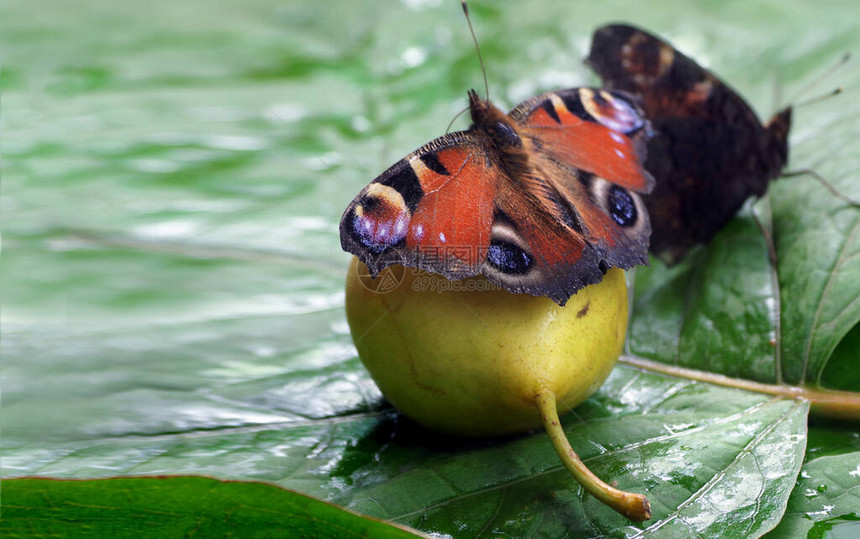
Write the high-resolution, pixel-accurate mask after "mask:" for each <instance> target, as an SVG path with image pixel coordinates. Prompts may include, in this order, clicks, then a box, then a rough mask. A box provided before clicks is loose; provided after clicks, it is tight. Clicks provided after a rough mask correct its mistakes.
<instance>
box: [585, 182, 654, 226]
mask: <svg viewBox="0 0 860 539" xmlns="http://www.w3.org/2000/svg"><path fill="white" fill-rule="evenodd" d="M579 181H580V182H581V183H582V184H583V185H585V187H586V189H587V190H588V195H589V197H591V200H593V201H594V203H595V204H597V205H598V206H600V207H601V208H602V209H603V210H604V211H605V212H606V213H607V215H609V217H610V218H611V219H612V220H613V221H615V222H616V223H617V224H618V225H619V226H622V227H624V228H637V229H638V228H641V227H642V226H645V223H644V221H645V220H643V219H642V218H641V214H642V212H643V211H644V210H643V205H642V200H641V199H640V198H639V197H638V196H637V195H636V194H634V193H632V192H630V191H628V190H627V189H624V188H623V187H621V186H619V185H616V184H614V183H612V182H609V181H607V180H605V179H603V178H600V177H598V176H594V175H593V174H583V175H581V176H580V179H579Z"/></svg>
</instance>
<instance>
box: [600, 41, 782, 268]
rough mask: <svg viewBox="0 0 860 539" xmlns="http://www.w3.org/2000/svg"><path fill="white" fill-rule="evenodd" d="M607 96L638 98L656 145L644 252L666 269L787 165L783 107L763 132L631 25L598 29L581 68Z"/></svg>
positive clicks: (705, 79)
mask: <svg viewBox="0 0 860 539" xmlns="http://www.w3.org/2000/svg"><path fill="white" fill-rule="evenodd" d="M586 63H588V64H589V65H590V66H591V67H592V68H593V69H594V70H595V71H596V73H597V74H598V75H599V76H600V77H601V79H602V80H603V81H604V84H605V85H606V87H607V88H610V89H614V90H621V91H625V92H629V93H631V94H633V95H636V96H638V97H639V98H640V99H641V106H642V109H643V110H644V112H645V115H646V116H647V117H648V118H649V119H650V120H651V122H652V124H653V126H654V131H655V136H654V138H652V139H651V140H650V142H649V144H648V149H647V154H648V157H647V161H646V164H645V168H646V169H648V171H649V172H651V173H652V174H653V175H654V177H655V178H656V179H657V186H656V187H655V189H654V191H653V192H652V193H651V195H650V196H649V197H648V198H647V200H646V206H647V207H648V212H649V215H650V217H651V226H652V230H653V232H652V236H651V250H652V252H654V253H655V254H657V255H658V256H660V257H661V258H662V259H664V260H665V261H667V262H668V263H675V262H677V261H679V260H680V259H681V258H682V257H683V255H684V254H685V253H686V252H687V251H688V250H689V249H690V248H691V247H693V246H694V245H695V244H697V243H706V242H708V241H709V240H710V239H711V238H712V237H713V236H714V234H716V233H717V232H718V231H719V230H720V229H721V228H723V226H725V225H726V224H727V223H728V222H729V221H730V220H731V219H732V217H734V215H735V214H736V213H737V211H738V210H739V209H740V207H741V206H742V205H743V203H744V202H745V201H746V200H747V199H748V198H750V197H751V196H755V197H761V196H762V195H764V193H765V192H766V191H767V187H768V184H769V183H770V181H771V180H773V179H775V178H777V177H778V176H779V175H780V173H781V172H782V169H783V167H784V166H785V164H786V162H787V160H788V132H789V129H790V127H791V108H786V109H784V110H782V111H780V112H779V113H777V114H776V115H775V116H774V117H773V118H772V119H771V120H770V121H769V122H768V123H767V124H764V125H763V124H762V123H761V121H760V120H759V119H758V117H757V116H756V114H755V112H754V111H753V110H752V108H751V107H750V106H749V105H748V104H747V103H746V101H744V100H743V98H741V97H740V96H739V95H738V94H737V92H735V91H734V90H733V89H732V88H730V87H729V86H728V85H726V84H725V83H724V82H722V81H720V80H719V79H718V78H716V77H715V76H714V75H713V74H712V73H710V72H708V71H707V70H705V69H704V68H702V67H700V66H699V65H698V64H696V62H694V61H693V60H692V59H690V58H688V57H687V56H684V55H683V54H682V53H680V52H679V51H677V50H676V49H674V48H673V47H672V46H671V45H670V44H668V43H666V42H664V41H662V40H661V39H659V38H657V37H655V36H653V35H651V34H649V33H647V32H645V31H644V30H641V29H638V28H635V27H633V26H628V25H622V24H615V25H608V26H605V27H602V28H599V29H597V30H596V31H595V33H594V37H593V40H592V47H591V52H590V54H589V56H588V59H587V60H586Z"/></svg>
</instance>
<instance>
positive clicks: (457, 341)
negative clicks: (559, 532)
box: [346, 258, 650, 520]
mask: <svg viewBox="0 0 860 539" xmlns="http://www.w3.org/2000/svg"><path fill="white" fill-rule="evenodd" d="M346 316H347V321H348V322H349V327H350V331H351V333H352V338H353V341H354V342H355V346H356V348H357V349H358V354H359V356H360V357H361V361H362V363H363V364H364V366H365V367H366V368H367V370H368V371H369V372H370V375H371V377H372V378H373V380H374V381H375V382H376V384H377V385H378V386H379V389H380V391H382V394H383V395H385V397H386V398H387V399H388V400H389V401H390V402H391V403H392V404H393V405H394V406H395V407H396V408H397V409H398V410H399V411H400V412H402V413H403V414H405V415H406V416H408V417H410V418H411V419H413V420H414V421H416V422H418V423H420V424H422V425H424V426H426V427H428V428H430V429H433V430H437V431H442V432H447V433H451V434H456V435H461V436H495V435H501V434H511V433H518V432H526V431H530V430H533V429H535V428H539V427H541V426H543V427H544V428H546V429H547V432H548V433H549V435H550V438H551V439H552V442H553V445H554V446H555V449H556V451H557V452H558V454H559V457H560V458H561V459H562V461H563V462H564V464H565V466H566V467H567V468H568V469H569V470H570V471H571V473H572V474H573V475H574V476H575V477H576V478H577V479H578V480H579V481H580V483H582V484H583V486H584V487H585V488H586V489H587V490H589V492H591V493H592V494H594V495H595V496H597V497H598V498H599V499H601V500H602V501H604V503H607V504H609V505H610V506H612V507H613V508H615V509H616V510H618V511H620V512H622V513H623V514H625V515H626V516H628V517H629V518H631V519H634V520H645V519H647V518H649V517H650V508H649V506H648V502H647V500H646V499H645V497H644V496H642V495H640V494H632V493H627V492H623V491H620V490H617V489H615V488H613V487H610V486H609V485H606V484H605V483H603V482H602V481H601V480H600V479H598V478H597V477H596V476H595V475H594V474H592V473H591V471H590V470H588V469H587V468H586V467H585V465H584V464H583V463H582V462H581V461H580V460H579V458H578V457H577V456H576V453H574V451H573V449H572V448H571V447H570V444H569V442H568V440H567V438H566V437H565V435H564V432H563V431H562V428H561V425H560V422H559V419H558V413H559V411H561V412H562V413H564V412H567V411H569V410H570V409H571V408H573V407H574V406H576V405H577V404H579V403H581V402H582V401H583V400H585V399H586V398H588V397H589V396H590V395H591V394H592V393H594V391H596V390H597V388H599V387H600V385H601V384H602V383H603V382H604V380H605V379H606V377H607V376H609V373H610V371H611V370H612V368H613V367H614V366H615V362H616V360H617V359H618V356H619V355H620V354H621V350H622V346H623V344H624V336H625V333H626V330H627V284H626V282H625V279H624V272H623V271H621V270H620V269H615V268H613V269H610V270H609V271H608V272H607V273H606V275H605V276H604V278H603V280H602V281H601V282H600V283H597V284H594V285H591V286H588V287H585V288H583V289H582V290H580V291H579V292H578V293H576V294H575V295H573V296H572V297H571V298H570V300H568V302H567V304H566V305H565V306H564V307H561V306H559V305H558V304H556V303H555V302H553V301H552V300H550V299H548V298H545V297H534V296H529V295H526V294H512V293H510V292H508V291H506V290H504V289H502V288H500V287H498V286H496V285H494V284H493V283H492V282H490V281H489V280H487V279H485V278H484V277H472V278H469V279H464V280H461V281H449V280H448V279H446V278H445V277H443V276H441V275H437V274H434V273H428V272H425V271H421V270H417V269H414V268H404V267H402V266H392V267H389V268H386V269H385V270H383V271H382V272H380V274H379V275H378V276H376V277H375V278H374V277H371V276H370V275H369V271H368V270H367V267H366V266H365V265H364V264H362V263H361V262H359V261H358V259H356V258H353V260H352V263H351V265H350V267H349V272H348V275H347V283H346Z"/></svg>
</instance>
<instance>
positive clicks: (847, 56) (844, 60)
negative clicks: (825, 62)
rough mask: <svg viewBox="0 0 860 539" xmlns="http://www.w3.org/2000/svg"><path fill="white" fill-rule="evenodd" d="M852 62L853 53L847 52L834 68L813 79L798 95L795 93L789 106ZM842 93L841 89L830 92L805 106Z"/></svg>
mask: <svg viewBox="0 0 860 539" xmlns="http://www.w3.org/2000/svg"><path fill="white" fill-rule="evenodd" d="M850 60H851V53H850V52H846V53H845V54H843V55H842V58H840V59H839V60H838V61H837V62H836V63H835V64H833V65H832V66H830V68H829V69H828V70H827V71H825V72H824V73H822V74H821V75H819V76H817V77H815V78H814V79H812V80H811V81H809V82H808V83H807V84H806V86H804V87H803V88H801V89H800V90H799V91H798V92H796V93H795V95H794V98H793V99H792V100H790V101H789V102H788V103H789V104H791V103H792V102H795V101H797V100H798V99H800V98H801V97H802V96H803V94H805V93H806V92H808V91H810V90H812V89H813V88H815V87H816V86H818V85H819V84H820V83H821V82H822V81H824V80H826V79H828V78H829V77H831V76H832V75H833V74H834V73H836V72H837V71H839V70H840V69H842V68H843V67H844V66H845V64H847V63H848V62H849V61H850ZM840 93H842V89H841V88H837V90H836V91H834V92H828V93H827V94H825V95H823V96H819V97H817V98H813V99H811V100H809V101H807V102H806V103H805V104H807V105H808V104H810V103H816V102H818V101H820V100H821V99H826V98H828V97H832V96H834V95H838V94H840Z"/></svg>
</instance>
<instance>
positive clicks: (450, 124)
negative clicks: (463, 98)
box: [445, 107, 469, 135]
mask: <svg viewBox="0 0 860 539" xmlns="http://www.w3.org/2000/svg"><path fill="white" fill-rule="evenodd" d="M467 110H469V107H466V108H464V109H463V110H461V111H460V112H458V113H457V114H456V115H455V116H454V117H453V118H451V123H449V124H448V129H446V130H445V134H446V135H447V134H448V133H450V132H451V126H452V125H454V122H456V121H457V118H459V117H460V116H462V115H463V113H464V112H466V111H467Z"/></svg>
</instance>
